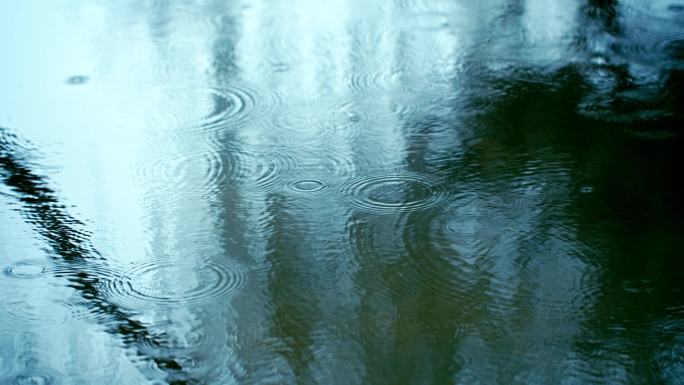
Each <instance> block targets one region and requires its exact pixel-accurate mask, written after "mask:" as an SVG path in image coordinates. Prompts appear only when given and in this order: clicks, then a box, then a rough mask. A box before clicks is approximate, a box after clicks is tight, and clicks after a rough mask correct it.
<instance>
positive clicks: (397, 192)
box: [340, 175, 453, 213]
mask: <svg viewBox="0 0 684 385" xmlns="http://www.w3.org/2000/svg"><path fill="white" fill-rule="evenodd" d="M340 191H341V192H342V194H343V195H344V196H345V197H346V199H347V200H348V202H349V204H350V205H352V206H353V207H355V208H357V209H361V210H365V211H371V212H376V213H393V212H410V211H420V210H428V209H432V208H435V207H440V206H443V205H446V204H448V203H449V202H450V201H451V200H452V199H453V196H452V195H451V194H449V193H448V191H447V190H446V189H445V188H444V186H443V185H442V184H440V183H439V182H436V181H432V180H430V179H427V178H425V177H422V176H418V175H384V176H366V177H360V178H357V179H353V180H351V181H350V182H348V183H346V184H345V185H343V186H342V187H341V190H340Z"/></svg>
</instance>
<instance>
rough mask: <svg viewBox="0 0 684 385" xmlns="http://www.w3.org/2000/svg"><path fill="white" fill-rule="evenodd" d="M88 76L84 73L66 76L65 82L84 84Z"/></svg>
mask: <svg viewBox="0 0 684 385" xmlns="http://www.w3.org/2000/svg"><path fill="white" fill-rule="evenodd" d="M88 80H90V78H89V77H88V76H84V75H75V76H71V77H69V78H67V80H66V83H67V84H71V85H78V84H85V83H88Z"/></svg>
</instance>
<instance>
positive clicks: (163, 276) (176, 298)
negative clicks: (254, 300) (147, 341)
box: [103, 260, 246, 308]
mask: <svg viewBox="0 0 684 385" xmlns="http://www.w3.org/2000/svg"><path fill="white" fill-rule="evenodd" d="M245 279H246V275H245V272H244V271H243V270H242V268H241V267H240V266H239V265H237V264H232V263H229V262H228V261H225V262H219V261H213V260H210V261H207V262H205V263H204V264H202V265H199V264H193V263H190V262H186V261H144V262H140V263H137V264H134V265H132V266H131V267H130V268H129V269H127V271H125V272H124V273H123V274H121V275H120V276H119V277H117V278H115V279H113V280H111V281H110V282H108V283H107V286H106V288H105V289H104V290H103V291H104V292H105V293H106V295H108V296H109V297H111V300H112V301H114V302H118V303H121V304H122V305H124V306H130V307H135V308H137V307H140V306H145V305H150V304H154V305H161V306H177V305H181V304H183V305H187V304H199V303H207V302H210V301H212V300H214V299H216V298H220V297H225V296H228V295H230V294H232V293H234V292H236V291H237V290H239V289H240V288H241V287H242V285H243V284H244V282H245Z"/></svg>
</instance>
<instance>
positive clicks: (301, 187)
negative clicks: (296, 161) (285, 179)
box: [287, 179, 328, 193]
mask: <svg viewBox="0 0 684 385" xmlns="http://www.w3.org/2000/svg"><path fill="white" fill-rule="evenodd" d="M287 188H288V189H290V190H291V191H294V192H305V193H307V192H317V191H323V190H325V189H327V188H328V185H327V184H326V183H325V182H323V181H320V180H317V179H302V180H298V181H294V182H291V183H288V184H287Z"/></svg>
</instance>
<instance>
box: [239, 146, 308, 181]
mask: <svg viewBox="0 0 684 385" xmlns="http://www.w3.org/2000/svg"><path fill="white" fill-rule="evenodd" d="M250 158H251V161H252V164H253V165H254V169H253V170H251V172H252V176H253V177H254V181H255V183H256V185H257V187H258V188H260V189H262V190H266V191H271V190H273V189H275V188H278V187H280V188H282V186H283V184H285V182H284V179H286V178H288V177H289V176H290V175H291V172H293V171H294V170H296V169H297V167H298V165H299V164H300V163H301V158H300V157H299V155H298V154H296V153H294V152H292V151H277V152H271V153H264V154H253V155H252V156H251V157H250Z"/></svg>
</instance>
